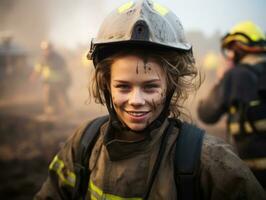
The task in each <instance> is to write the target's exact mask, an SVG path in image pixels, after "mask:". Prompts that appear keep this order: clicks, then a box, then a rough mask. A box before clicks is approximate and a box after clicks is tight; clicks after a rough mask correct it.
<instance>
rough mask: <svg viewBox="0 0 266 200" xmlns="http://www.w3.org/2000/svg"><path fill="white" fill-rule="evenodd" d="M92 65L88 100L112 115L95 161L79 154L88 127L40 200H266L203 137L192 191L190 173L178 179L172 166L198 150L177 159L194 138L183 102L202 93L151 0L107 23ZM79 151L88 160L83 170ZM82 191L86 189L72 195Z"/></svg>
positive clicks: (55, 165) (53, 171) (214, 141)
mask: <svg viewBox="0 0 266 200" xmlns="http://www.w3.org/2000/svg"><path fill="white" fill-rule="evenodd" d="M89 58H90V59H92V60H93V64H94V66H95V74H94V79H93V82H92V84H91V85H92V94H93V96H94V98H95V99H96V102H99V103H101V104H104V105H106V107H107V110H108V112H109V115H108V117H107V119H106V121H105V122H104V123H103V124H100V128H99V132H98V135H97V136H98V137H95V141H94V143H93V146H92V149H91V150H92V151H91V154H90V153H89V152H88V151H86V150H84V149H82V148H81V147H82V146H83V145H86V142H88V141H87V140H84V138H87V137H86V136H88V137H89V138H90V136H91V135H94V134H93V130H88V129H86V130H88V132H87V131H84V128H85V127H86V125H85V126H84V127H83V128H80V129H79V130H78V131H77V132H76V133H75V134H74V135H73V136H72V137H71V138H70V139H69V140H68V141H67V142H66V143H65V145H64V146H63V147H62V149H61V150H60V152H59V153H58V154H57V155H56V156H55V158H54V159H53V161H52V162H51V164H50V166H49V176H48V178H47V180H46V182H45V183H44V184H43V186H42V188H41V190H40V191H39V193H38V194H37V195H36V196H35V199H36V200H42V199H47V200H48V199H81V198H80V197H79V196H76V195H75V194H80V193H81V192H82V191H83V193H82V194H84V195H81V197H84V198H82V199H86V200H89V199H92V200H103V199H105V200H183V199H184V200H189V199H191V198H181V196H182V195H184V194H185V193H186V194H187V195H191V193H193V192H195V191H198V193H196V194H195V193H193V194H194V195H195V196H194V197H196V199H204V200H226V199H228V200H229V199H230V200H239V199H249V200H252V199H254V200H255V199H256V200H263V199H265V198H264V197H265V193H264V190H263V188H262V187H261V186H260V185H259V183H258V182H257V180H256V179H255V177H254V175H253V174H252V173H251V171H250V170H249V169H248V167H247V166H245V165H244V163H243V162H242V160H241V159H239V158H238V157H237V156H236V155H235V153H234V152H233V151H232V149H231V147H230V145H228V144H225V143H224V142H222V141H221V140H219V139H218V138H215V137H213V136H210V135H208V134H204V136H203V138H202V137H201V138H202V139H203V140H201V141H202V143H200V145H199V146H200V149H198V151H197V157H196V156H195V157H190V158H191V160H192V161H194V160H200V163H198V162H197V169H198V170H196V171H194V172H195V174H197V175H198V176H197V178H196V179H195V182H194V183H195V184H197V187H196V188H198V190H197V189H196V188H194V187H193V185H191V184H188V182H190V181H188V174H185V175H184V179H182V181H181V179H178V177H177V176H176V173H175V172H176V170H175V169H176V168H175V166H176V165H174V163H175V158H177V159H178V158H185V159H184V160H183V159H182V160H180V162H179V163H180V164H184V165H186V164H185V163H186V162H185V160H186V157H183V155H186V152H193V150H191V149H193V147H195V146H198V145H196V144H195V143H194V144H193V139H191V138H189V140H187V141H188V143H186V144H187V145H185V146H183V147H184V148H181V149H180V151H179V152H180V154H176V152H177V151H176V148H179V147H181V146H182V144H181V143H179V141H180V139H181V138H182V137H181V135H183V136H186V135H191V136H192V138H193V136H195V135H198V132H196V130H198V128H197V129H193V131H185V129H182V127H184V124H188V123H185V122H184V121H183V122H182V121H181V120H182V115H181V113H183V112H182V107H183V104H182V102H183V100H185V99H186V98H187V95H188V93H189V91H191V90H192V89H197V88H198V87H197V86H198V84H197V82H195V79H196V78H197V74H198V73H197V69H196V66H195V62H194V58H193V54H192V47H191V45H190V44H189V43H187V42H186V39H185V35H184V30H183V27H182V25H181V22H180V21H179V19H178V18H177V16H176V15H175V14H174V13H173V12H171V11H170V10H169V9H167V8H165V7H164V6H162V5H160V4H158V3H156V2H154V1H150V0H138V1H135V2H134V1H130V2H128V3H126V4H124V5H122V6H121V7H119V8H118V9H116V10H114V11H113V12H112V13H111V14H110V15H108V17H107V18H106V19H105V20H104V22H103V24H102V25H101V27H100V31H99V32H98V35H97V37H96V38H95V39H94V40H92V44H91V50H90V54H89ZM170 114H171V116H170ZM94 122H95V121H94ZM90 124H91V123H90ZM91 127H92V128H95V126H93V125H92V126H91ZM95 129H96V128H95ZM182 130H183V131H182ZM96 133H97V132H96ZM84 134H85V135H84ZM83 136H84V137H83ZM84 143H85V144H84ZM78 152H85V153H87V157H86V158H84V160H85V161H84V162H82V164H83V165H82V167H81V166H80V165H81V163H80V162H76V161H77V158H79V156H77V155H79V154H77V153H78ZM197 158H198V159H197ZM87 159H88V160H87ZM87 161H88V162H87ZM85 169H87V172H86V170H85ZM83 172H84V173H83ZM82 180H83V181H82ZM78 183H82V185H81V186H84V187H81V188H83V189H82V190H76V188H77V187H76V186H79V185H80V184H78ZM78 188H80V187H78ZM181 188H184V190H181ZM193 188H194V189H195V190H194V189H193ZM180 191H183V192H184V193H182V192H180ZM72 197H73V198H72ZM190 197H191V196H190Z"/></svg>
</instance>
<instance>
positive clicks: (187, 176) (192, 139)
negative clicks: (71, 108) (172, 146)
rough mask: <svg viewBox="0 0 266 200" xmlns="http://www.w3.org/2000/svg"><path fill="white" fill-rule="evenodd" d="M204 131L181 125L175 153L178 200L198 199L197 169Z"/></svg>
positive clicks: (189, 125)
mask: <svg viewBox="0 0 266 200" xmlns="http://www.w3.org/2000/svg"><path fill="white" fill-rule="evenodd" d="M203 136H204V131H203V130H202V129H199V128H197V127H196V126H194V125H191V124H188V123H185V122H184V123H181V128H180V132H179V136H178V138H177V142H176V152H175V159H174V164H175V176H176V186H177V195H178V199H180V200H195V199H200V191H199V178H198V175H199V168H200V155H201V147H202V141H203Z"/></svg>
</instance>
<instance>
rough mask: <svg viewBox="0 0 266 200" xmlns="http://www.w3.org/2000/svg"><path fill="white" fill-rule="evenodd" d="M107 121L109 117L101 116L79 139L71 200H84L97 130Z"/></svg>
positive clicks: (89, 125) (90, 124)
mask: <svg viewBox="0 0 266 200" xmlns="http://www.w3.org/2000/svg"><path fill="white" fill-rule="evenodd" d="M108 119H109V116H102V117H99V118H96V119H94V120H93V121H92V122H91V123H89V124H88V126H87V127H86V128H85V130H84V134H83V136H82V137H81V139H80V144H79V148H78V149H77V153H76V155H75V162H74V170H75V174H76V182H75V187H74V190H73V196H72V199H73V200H80V199H85V197H86V193H87V190H88V184H89V176H90V171H89V169H88V162H89V158H90V155H91V151H92V149H93V146H94V144H95V143H96V140H97V138H98V137H97V136H98V135H99V134H98V133H99V129H100V127H101V126H102V125H103V124H104V123H105V122H107V121H108Z"/></svg>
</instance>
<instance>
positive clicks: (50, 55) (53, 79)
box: [31, 41, 71, 115]
mask: <svg viewBox="0 0 266 200" xmlns="http://www.w3.org/2000/svg"><path fill="white" fill-rule="evenodd" d="M41 49H42V56H41V58H40V61H39V63H37V64H36V65H35V68H34V72H33V74H32V77H31V78H32V79H36V77H37V76H40V77H41V79H42V82H43V95H44V113H45V114H47V115H51V114H63V113H65V111H67V110H68V109H69V106H70V101H69V97H68V95H67V90H68V88H69V86H70V84H71V77H70V74H69V72H68V69H67V64H66V62H65V60H64V59H63V57H62V56H61V55H60V54H59V53H58V52H56V51H55V49H54V48H53V46H52V44H51V43H50V42H47V41H43V42H42V43H41Z"/></svg>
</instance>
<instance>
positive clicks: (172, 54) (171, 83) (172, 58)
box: [89, 49, 201, 117]
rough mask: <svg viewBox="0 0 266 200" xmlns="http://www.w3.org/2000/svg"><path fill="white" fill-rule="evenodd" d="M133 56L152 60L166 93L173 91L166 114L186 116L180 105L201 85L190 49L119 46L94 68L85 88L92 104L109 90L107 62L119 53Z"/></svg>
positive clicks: (108, 66)
mask: <svg viewBox="0 0 266 200" xmlns="http://www.w3.org/2000/svg"><path fill="white" fill-rule="evenodd" d="M129 54H130V55H132V54H133V55H136V56H138V57H140V58H142V59H143V61H144V62H145V61H146V60H147V59H148V58H152V59H155V60H156V61H157V62H158V64H160V65H161V66H162V69H163V71H164V72H165V74H166V82H167V94H166V95H169V93H170V91H172V90H174V94H173V97H172V99H171V103H170V114H171V115H172V116H174V117H179V116H181V115H183V116H185V117H188V115H187V113H186V112H185V108H184V106H183V104H184V101H185V100H186V99H187V98H188V96H189V93H190V92H196V91H197V89H198V88H199V87H200V85H201V76H200V74H199V71H198V69H197V68H196V66H195V60H194V57H193V54H192V52H190V51H189V52H176V51H154V50H151V49H150V50H148V51H147V50H143V49H127V50H125V49H123V50H121V51H118V52H116V53H115V54H113V55H111V56H109V57H107V58H105V59H103V60H102V61H100V62H99V63H98V64H97V66H96V69H95V72H94V75H93V78H92V84H91V85H90V88H89V91H90V96H93V97H94V99H95V102H96V103H100V104H102V105H104V104H105V98H104V91H108V92H109V91H110V75H111V73H110V72H111V65H112V64H113V63H114V61H115V60H116V59H117V58H119V57H122V56H126V55H129Z"/></svg>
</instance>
